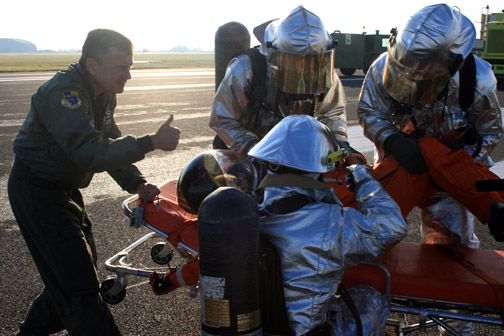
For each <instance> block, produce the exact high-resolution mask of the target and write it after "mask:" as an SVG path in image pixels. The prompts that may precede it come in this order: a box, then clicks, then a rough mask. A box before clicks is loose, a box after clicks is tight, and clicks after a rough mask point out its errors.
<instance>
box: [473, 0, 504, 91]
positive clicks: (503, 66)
mask: <svg viewBox="0 0 504 336" xmlns="http://www.w3.org/2000/svg"><path fill="white" fill-rule="evenodd" d="M486 10H487V12H486V14H481V30H480V38H479V39H477V40H476V43H475V44H474V48H473V53H474V54H475V55H476V56H479V57H481V58H483V59H484V60H485V61H487V62H488V63H490V64H491V65H492V68H493V72H494V74H495V77H497V79H498V80H499V82H501V83H502V81H504V10H503V11H502V12H501V13H492V14H489V12H490V9H489V7H488V6H487V7H486Z"/></svg>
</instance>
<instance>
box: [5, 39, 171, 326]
mask: <svg viewBox="0 0 504 336" xmlns="http://www.w3.org/2000/svg"><path fill="white" fill-rule="evenodd" d="M132 65H133V45H132V43H131V41H130V40H129V39H128V38H126V37H125V36H123V35H122V34H120V33H118V32H116V31H113V30H108V29H96V30H93V31H90V32H89V34H88V36H87V38H86V41H85V42H84V46H83V48H82V55H81V58H80V60H79V62H78V63H76V64H72V65H70V66H69V68H68V69H67V70H66V71H61V72H58V73H57V74H56V75H55V76H54V77H53V78H52V79H51V80H49V81H48V82H47V83H45V84H44V85H42V86H41V87H40V88H39V89H38V91H37V92H36V93H35V94H34V95H33V96H32V99H31V108H30V111H29V113H28V115H27V117H26V120H25V121H24V123H23V125H22V126H21V129H20V131H19V134H18V135H17V136H16V139H15V140H14V153H15V159H14V164H13V166H12V171H11V174H10V177H9V182H8V193H9V200H10V203H11V207H12V210H13V213H14V215H15V217H16V220H17V222H18V225H19V227H20V230H21V232H22V234H23V237H24V239H25V241H26V245H27V246H28V249H29V250H30V253H31V255H32V257H33V260H34V262H35V265H36V266H37V268H38V270H39V273H40V275H41V277H42V280H43V282H44V284H45V288H44V290H43V292H42V293H41V294H40V295H39V296H38V297H37V298H36V299H35V301H34V302H33V303H32V305H31V308H30V310H29V312H28V314H27V316H26V318H25V320H24V322H23V323H21V324H20V333H19V334H20V335H48V334H51V333H55V332H59V331H61V330H64V329H66V330H67V331H68V332H69V334H70V335H87V336H89V335H93V336H96V335H120V332H119V329H118V328H117V326H116V324H115V323H114V320H113V317H112V315H111V313H110V310H109V309H108V307H107V305H106V304H105V303H104V302H103V301H102V298H101V296H100V294H99V282H98V278H97V273H96V248H95V245H94V240H93V235H92V232H91V222H90V220H89V217H88V215H87V213H86V209H85V207H84V203H83V199H82V196H81V193H80V191H79V189H80V188H85V187H87V186H88V185H89V183H90V181H91V178H92V177H93V174H94V173H96V172H102V171H107V172H108V173H109V174H110V176H112V178H113V179H114V180H115V181H116V182H117V183H118V184H119V185H120V186H121V187H122V188H123V189H124V190H127V191H128V192H130V193H133V194H135V193H136V194H139V195H140V197H141V198H143V199H145V200H151V199H152V198H153V197H154V196H155V195H156V194H158V193H159V189H158V188H157V187H156V186H155V185H152V184H148V183H147V181H146V180H145V178H144V177H143V176H142V175H141V173H140V172H139V170H138V169H137V168H136V167H135V166H134V165H133V164H132V163H133V162H136V161H139V160H141V159H143V158H144V157H145V154H146V153H148V152H150V151H152V150H154V149H162V150H165V151H170V150H174V149H175V148H176V147H177V144H178V141H179V137H180V131H179V129H178V128H176V127H172V126H171V123H172V121H173V115H171V116H170V118H169V119H168V120H167V121H166V122H165V123H164V124H163V125H161V127H159V129H158V130H157V131H156V132H155V133H152V134H147V135H145V136H142V137H134V136H123V137H122V136H121V132H120V131H119V129H118V127H117V126H116V124H115V122H114V109H115V106H116V94H118V93H121V92H123V91H124V86H125V84H126V82H127V81H128V79H130V78H131V74H130V68H131V66H132Z"/></svg>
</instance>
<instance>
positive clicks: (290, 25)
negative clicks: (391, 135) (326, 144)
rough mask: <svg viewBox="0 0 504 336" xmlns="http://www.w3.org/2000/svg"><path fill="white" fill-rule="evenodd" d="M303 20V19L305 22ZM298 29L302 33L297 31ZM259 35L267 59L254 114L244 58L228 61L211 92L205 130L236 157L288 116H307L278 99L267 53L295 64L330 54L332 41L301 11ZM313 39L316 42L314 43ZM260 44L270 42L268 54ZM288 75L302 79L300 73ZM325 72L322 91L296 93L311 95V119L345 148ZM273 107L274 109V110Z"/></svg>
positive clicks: (341, 118)
mask: <svg viewBox="0 0 504 336" xmlns="http://www.w3.org/2000/svg"><path fill="white" fill-rule="evenodd" d="M307 17H308V19H306V18H307ZM277 21H278V22H280V23H279V24H278V28H277V29H272V28H276V27H274V25H275V23H276V22H277ZM314 22H315V23H314ZM300 25H301V26H303V27H304V28H303V29H298V27H299V26H300ZM282 29H283V30H284V31H288V33H284V34H277V31H280V30H282ZM271 31H273V33H271ZM268 34H269V36H268ZM264 35H265V36H257V38H258V40H259V41H261V43H262V46H261V49H260V50H261V53H263V54H264V55H267V57H266V59H267V69H266V71H267V74H266V95H265V99H264V102H262V104H261V106H260V107H256V108H254V105H255V104H254V102H253V101H251V99H250V97H251V90H252V86H251V83H252V76H253V73H252V63H251V61H250V58H249V57H248V56H247V55H240V56H238V57H236V58H234V59H232V60H231V62H230V63H229V65H228V68H227V70H226V75H225V77H224V79H223V80H222V82H221V83H220V86H219V88H218V90H217V92H216V95H215V98H214V102H213V107H212V113H211V116H210V123H209V125H210V127H211V128H212V129H213V130H215V131H216V132H217V134H218V135H219V136H220V138H221V139H222V140H223V141H224V143H225V144H226V146H227V147H228V148H229V149H232V150H234V151H237V152H238V153H240V154H246V153H247V152H248V151H249V149H250V148H251V147H252V146H253V145H255V144H256V143H257V142H259V140H260V139H262V138H263V137H264V136H265V135H266V133H267V132H268V131H269V130H270V129H271V128H273V126H275V124H277V123H278V122H279V121H280V120H281V119H282V118H283V117H285V116H287V115H290V114H301V113H303V114H310V111H306V110H303V109H302V108H301V109H296V107H295V105H296V102H294V101H292V100H289V99H287V100H286V99H285V98H288V94H286V92H285V90H284V92H283V93H282V92H281V90H282V89H283V88H280V87H279V86H278V84H277V83H276V82H275V79H274V76H273V75H272V68H271V58H272V55H271V53H272V51H271V49H274V50H275V51H276V50H286V53H290V54H291V55H299V57H300V58H301V57H304V56H313V55H315V56H317V55H325V54H326V53H327V52H329V51H331V49H328V48H329V47H328V46H327V44H330V48H333V47H332V45H331V43H332V41H330V39H329V36H328V33H327V31H326V30H325V28H324V27H323V25H322V24H321V22H320V19H318V17H316V15H314V14H313V13H311V12H309V11H307V10H306V9H304V8H303V7H301V6H300V7H298V8H296V9H294V10H293V11H292V12H291V14H290V15H289V16H288V17H287V18H285V19H283V20H276V21H275V22H273V23H271V24H270V25H269V26H268V27H267V29H266V32H265V34H264ZM270 36H272V37H271V39H269V37H270ZM317 38H318V39H319V40H318V41H314V40H315V39H317ZM265 39H266V40H268V41H270V42H271V41H273V48H268V47H266V46H265V45H266V44H267V43H266V42H268V41H266V40H265ZM282 39H283V40H282ZM286 40H287V41H286ZM285 45H287V46H285ZM282 48H283V49H282ZM290 66H292V64H291V65H290ZM294 70H296V71H299V72H300V73H302V69H294ZM330 71H331V72H332V79H333V80H332V82H333V83H332V86H331V87H330V88H329V89H328V90H327V91H325V90H316V91H314V92H296V93H303V94H304V93H310V94H315V109H314V114H313V117H315V118H317V119H318V120H319V121H321V122H323V123H324V124H326V125H327V126H329V128H330V129H331V130H332V131H333V132H334V134H335V135H336V137H337V138H338V140H341V141H345V142H348V139H347V130H346V127H347V126H346V110H345V104H346V103H345V101H346V98H345V92H344V90H343V85H342V83H341V81H340V79H339V77H338V75H337V73H336V71H335V70H334V68H333V66H332V67H330ZM326 76H327V75H326ZM308 86H309V85H308ZM287 92H288V91H287ZM321 97H323V99H321ZM310 105H311V104H310ZM277 106H278V108H276V107H277Z"/></svg>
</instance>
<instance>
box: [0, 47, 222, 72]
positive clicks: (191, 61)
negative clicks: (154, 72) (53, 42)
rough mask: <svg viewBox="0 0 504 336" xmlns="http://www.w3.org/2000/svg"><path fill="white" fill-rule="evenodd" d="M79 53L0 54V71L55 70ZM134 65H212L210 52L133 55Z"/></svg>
mask: <svg viewBox="0 0 504 336" xmlns="http://www.w3.org/2000/svg"><path fill="white" fill-rule="evenodd" d="M79 57H80V54H79V53H33V54H28V53H26V54H0V72H19V71H22V72H23V71H24V72H28V71H56V70H62V69H66V68H67V66H68V64H71V63H75V62H77V61H78V60H79ZM134 60H135V64H134V66H133V68H135V69H168V68H213V67H214V53H212V52H201V53H170V52H166V53H154V52H145V53H142V52H138V53H135V55H134Z"/></svg>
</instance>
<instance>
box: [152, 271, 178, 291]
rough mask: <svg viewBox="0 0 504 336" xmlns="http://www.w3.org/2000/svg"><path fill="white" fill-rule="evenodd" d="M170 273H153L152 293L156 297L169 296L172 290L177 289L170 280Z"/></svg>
mask: <svg viewBox="0 0 504 336" xmlns="http://www.w3.org/2000/svg"><path fill="white" fill-rule="evenodd" d="M169 275H170V273H157V272H154V273H151V275H150V276H149V282H150V285H151V287H152V291H153V292H154V294H156V295H162V294H168V293H169V292H171V291H172V290H174V289H176V288H177V286H175V285H174V284H173V283H172V282H171V280H170V278H169Z"/></svg>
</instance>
